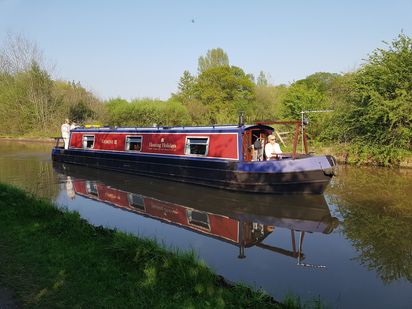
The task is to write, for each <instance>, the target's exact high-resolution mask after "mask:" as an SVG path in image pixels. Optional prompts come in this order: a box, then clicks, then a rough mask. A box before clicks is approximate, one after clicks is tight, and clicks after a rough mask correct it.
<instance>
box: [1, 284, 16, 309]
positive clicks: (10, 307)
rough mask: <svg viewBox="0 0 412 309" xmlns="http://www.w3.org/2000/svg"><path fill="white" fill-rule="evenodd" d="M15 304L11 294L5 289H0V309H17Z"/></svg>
mask: <svg viewBox="0 0 412 309" xmlns="http://www.w3.org/2000/svg"><path fill="white" fill-rule="evenodd" d="M17 308H19V306H17V303H16V301H15V299H14V298H13V293H12V292H11V291H10V290H9V289H6V288H3V287H0V309H17Z"/></svg>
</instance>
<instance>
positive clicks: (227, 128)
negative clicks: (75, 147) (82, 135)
mask: <svg viewBox="0 0 412 309" xmlns="http://www.w3.org/2000/svg"><path fill="white" fill-rule="evenodd" d="M253 128H256V129H266V130H274V129H273V128H272V127H269V126H266V125H244V126H238V125H215V126H178V127H166V126H164V127H161V126H158V127H90V128H87V127H78V128H76V129H75V130H76V131H85V132H90V131H93V132H133V131H134V132H135V131H139V132H147V133H155V132H171V133H176V132H200V133H202V132H203V133H204V132H239V131H240V132H242V131H245V130H250V129H253Z"/></svg>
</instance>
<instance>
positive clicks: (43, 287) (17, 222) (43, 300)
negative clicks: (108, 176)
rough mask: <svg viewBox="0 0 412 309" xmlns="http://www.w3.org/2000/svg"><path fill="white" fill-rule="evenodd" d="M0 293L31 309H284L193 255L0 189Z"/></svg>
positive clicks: (4, 188)
mask: <svg viewBox="0 0 412 309" xmlns="http://www.w3.org/2000/svg"><path fill="white" fill-rule="evenodd" d="M0 286H6V287H9V288H10V289H11V290H13V291H14V292H15V295H16V298H17V301H18V303H19V304H20V305H21V306H22V307H30V308H223V307H225V308H282V307H284V306H283V305H280V304H278V303H277V302H275V301H274V300H273V299H272V298H271V297H270V296H268V295H267V294H265V293H264V292H262V291H253V290H251V289H249V288H248V287H244V286H241V285H234V286H233V285H229V284H226V283H225V282H224V280H222V279H221V278H220V277H219V276H217V275H215V274H213V273H212V272H211V271H210V269H208V268H207V267H206V266H205V265H204V264H202V263H201V262H199V261H198V260H197V259H196V258H195V256H194V254H193V253H177V252H169V251H167V250H166V249H164V248H162V247H161V246H159V245H158V244H156V243H155V242H154V241H151V240H142V239H139V238H136V237H133V236H131V235H126V234H124V233H121V232H118V231H113V230H108V229H103V228H99V227H93V226H91V225H89V224H88V223H87V222H86V221H84V220H82V219H81V218H80V216H79V215H78V214H77V213H70V212H61V211H60V210H58V209H57V208H56V207H55V206H54V205H52V204H51V203H50V202H47V201H44V200H40V199H37V198H35V197H33V196H30V195H28V194H26V193H24V192H23V191H21V190H19V189H16V188H13V187H11V186H9V185H2V184H0ZM285 307H290V306H285Z"/></svg>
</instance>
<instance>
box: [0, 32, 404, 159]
mask: <svg viewBox="0 0 412 309" xmlns="http://www.w3.org/2000/svg"><path fill="white" fill-rule="evenodd" d="M42 63H43V62H42V58H41V55H40V53H39V52H38V49H37V48H36V46H35V45H34V44H32V43H30V42H28V41H27V40H25V39H22V38H21V37H19V36H14V37H13V36H12V37H9V39H8V41H6V42H5V44H4V45H3V46H2V48H1V49H0V134H1V135H33V136H47V135H50V134H52V133H56V132H58V128H59V127H60V124H61V123H62V121H63V119H64V118H66V117H68V118H70V119H71V120H73V121H76V122H78V123H86V122H98V123H100V124H103V125H110V126H153V125H162V126H177V125H210V124H230V123H232V124H233V123H237V119H238V115H239V113H240V112H244V114H245V115H246V120H247V122H248V123H254V122H256V121H271V120H279V119H282V120H299V119H300V117H301V112H302V111H313V110H330V111H332V112H329V113H307V114H305V115H306V116H307V117H308V118H309V123H310V124H309V126H308V128H307V130H308V135H309V138H310V139H311V140H312V141H313V142H316V143H319V144H321V145H333V146H334V147H335V148H336V149H337V148H341V149H342V151H345V152H346V153H348V154H349V155H351V156H353V157H354V158H356V161H357V162H361V163H371V164H378V165H397V164H399V162H400V161H401V160H402V159H403V158H405V157H406V156H408V155H410V154H411V147H412V146H411V145H412V126H411V121H412V40H411V38H409V37H408V36H406V35H404V34H403V33H401V34H399V35H398V37H397V38H395V39H394V40H393V41H392V42H390V43H386V48H378V49H375V50H374V51H372V52H371V54H370V55H369V56H368V58H367V59H366V60H365V61H364V63H363V65H361V66H360V67H359V68H358V69H356V70H354V71H352V72H348V73H343V74H337V73H328V72H317V73H314V74H312V75H310V76H307V77H306V78H304V79H302V80H298V81H295V82H293V83H291V84H290V85H272V84H270V82H269V80H268V77H267V76H266V74H265V73H264V72H263V71H261V72H260V73H259V75H258V76H257V78H255V76H253V75H252V74H248V73H246V72H244V70H243V69H242V68H240V67H238V66H234V65H231V64H230V62H229V57H228V55H227V54H226V53H225V51H224V50H222V49H221V48H216V49H211V50H209V51H208V52H207V54H206V55H204V56H200V57H199V59H198V70H197V72H196V73H191V72H189V71H188V70H184V72H183V74H182V76H181V77H180V81H179V84H178V85H177V91H176V93H173V94H171V96H170V98H169V99H168V100H164V101H162V100H158V99H151V98H143V99H135V100H132V101H127V100H125V99H122V98H113V99H109V100H106V101H102V100H100V99H99V98H97V97H96V96H95V95H93V94H92V93H91V92H89V91H87V90H86V89H85V88H84V87H82V86H81V85H80V84H79V83H75V82H68V81H61V80H53V79H52V78H51V77H50V73H49V70H47V69H46V68H45V66H44V65H43V64H42Z"/></svg>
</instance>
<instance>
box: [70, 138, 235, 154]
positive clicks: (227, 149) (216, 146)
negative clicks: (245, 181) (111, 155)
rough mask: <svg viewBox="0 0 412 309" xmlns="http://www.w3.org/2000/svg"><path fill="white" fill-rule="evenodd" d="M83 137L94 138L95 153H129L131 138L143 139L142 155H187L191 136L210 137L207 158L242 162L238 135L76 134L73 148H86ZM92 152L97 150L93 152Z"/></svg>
mask: <svg viewBox="0 0 412 309" xmlns="http://www.w3.org/2000/svg"><path fill="white" fill-rule="evenodd" d="M83 136H94V137H95V140H94V147H93V149H94V150H107V151H125V148H126V146H125V141H126V137H127V136H141V137H142V149H141V152H142V153H153V154H165V155H179V156H184V155H185V153H184V152H185V144H186V138H187V137H203V138H209V149H208V155H207V157H213V158H225V159H238V139H237V138H238V135H237V134H236V133H214V134H212V133H196V134H190V133H142V134H138V133H136V134H131V133H112V132H107V133H106V132H90V133H85V132H72V134H71V139H70V148H83V146H82V138H83ZM90 151H93V150H92V149H91V150H90Z"/></svg>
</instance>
